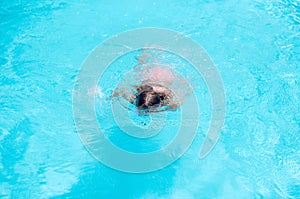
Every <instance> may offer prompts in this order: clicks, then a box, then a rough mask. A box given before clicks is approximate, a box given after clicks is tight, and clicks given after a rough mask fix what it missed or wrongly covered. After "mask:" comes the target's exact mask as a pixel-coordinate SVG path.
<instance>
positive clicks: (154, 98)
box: [135, 90, 161, 109]
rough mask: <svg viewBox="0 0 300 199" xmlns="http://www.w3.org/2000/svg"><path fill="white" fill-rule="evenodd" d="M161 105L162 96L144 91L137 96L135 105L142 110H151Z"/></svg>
mask: <svg viewBox="0 0 300 199" xmlns="http://www.w3.org/2000/svg"><path fill="white" fill-rule="evenodd" d="M160 103H161V98H160V96H159V95H158V94H157V93H155V92H153V91H149V90H147V91H143V92H141V93H140V94H138V95H137V97H136V101H135V105H136V106H137V107H138V108H141V109H149V108H152V107H156V106H159V104H160Z"/></svg>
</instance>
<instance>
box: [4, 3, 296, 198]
mask: <svg viewBox="0 0 300 199" xmlns="http://www.w3.org/2000/svg"><path fill="white" fill-rule="evenodd" d="M0 9H1V11H0V16H1V17H0V19H1V21H0V31H1V37H0V42H1V43H0V53H1V55H0V63H1V68H0V198H185V199H186V198H300V158H299V156H300V151H299V146H300V145H299V139H300V135H299V132H300V128H299V126H300V119H299V118H300V115H299V110H300V106H299V97H300V81H299V80H300V79H299V76H300V70H299V64H300V58H299V52H300V49H299V44H300V41H299V36H300V2H299V1H290V0H281V1H259V0H256V1H251V0H245V1H237V0H227V1H225V0H224V1H221V0H214V1H207V0H206V1H204V0H203V1H163V2H160V1H135V2H134V1H126V2H120V1H111V2H110V3H105V2H104V1H93V0H81V1H72V0H70V1H55V2H52V1H34V2H33V1H29V0H13V1H1V2H0ZM145 27H157V28H166V29H170V30H174V31H177V32H180V33H182V34H184V35H186V36H188V37H189V38H191V39H193V40H194V41H196V42H197V43H198V44H199V45H200V46H202V47H203V48H204V49H205V50H206V52H207V53H208V54H209V56H210V57H211V59H212V60H213V62H214V63H215V65H216V66H217V68H218V71H219V73H220V75H221V77H222V80H223V84H224V88H225V94H226V116H225V123H224V127H223V130H222V132H221V137H220V139H219V141H218V143H217V144H216V146H215V147H214V149H213V150H212V151H211V152H210V153H209V154H208V155H207V156H206V157H205V158H204V159H199V158H198V153H199V148H200V147H201V145H202V144H203V141H204V138H205V135H206V131H207V129H208V127H209V122H210V119H211V118H210V114H211V104H210V93H209V92H208V90H207V88H206V87H205V82H204V81H203V80H202V79H201V77H200V76H195V77H193V78H194V79H192V81H194V82H198V81H199V86H198V87H197V89H198V90H197V95H196V96H197V99H198V100H199V99H201V100H199V102H198V106H199V109H200V116H199V117H200V123H199V128H198V131H197V135H196V137H195V139H194V141H193V143H192V145H191V146H190V147H189V149H188V150H187V151H186V152H185V153H184V155H183V156H182V157H181V158H179V159H178V160H177V161H176V162H174V163H172V164H171V165H169V166H167V167H165V168H163V169H161V170H158V171H153V172H149V173H140V174H134V173H126V172H120V171H118V170H115V169H112V168H109V167H107V166H105V165H104V164H102V163H100V162H99V161H97V160H96V159H95V158H94V157H93V156H92V155H91V154H90V153H89V152H88V151H87V150H86V148H85V147H84V146H83V144H82V142H81V141H80V139H79V137H78V135H77V129H76V127H75V124H74V117H73V110H72V108H73V101H72V97H73V89H74V84H75V81H76V78H77V76H78V74H79V73H80V70H81V66H82V64H83V62H84V60H85V59H86V58H87V57H88V55H89V54H90V52H91V51H92V50H93V49H94V48H95V47H96V46H97V45H99V44H100V43H101V42H103V41H105V40H107V39H109V38H111V37H112V36H113V35H116V34H120V33H122V32H125V31H128V30H133V29H137V28H145ZM133 53H134V52H133ZM171 58H172V57H171ZM174 59H175V58H174ZM124 60H127V59H126V56H124ZM171 60H173V59H171ZM176 63H182V64H184V63H185V62H184V61H182V62H180V60H179V61H177V62H176ZM118 64H123V65H126V66H127V67H129V66H132V65H134V62H130V64H128V65H127V64H126V62H125V64H124V61H123V62H122V59H119V60H117V61H116V62H114V64H112V68H114V69H115V70H117V69H118V67H117V66H118ZM187 65H188V64H187ZM124 67H125V66H124ZM124 67H123V68H122V70H124V71H126V68H124ZM185 68H188V69H189V67H188V66H187V67H185ZM185 68H181V70H182V71H181V72H182V74H183V75H188V74H193V72H192V71H190V70H193V69H192V68H191V69H190V70H187V71H185V70H184V69H185ZM178 70H180V69H178ZM110 72H111V73H113V71H107V74H110ZM103 77H104V78H109V77H110V75H106V76H105V75H104V76H103ZM116 77H118V76H116ZM116 82H117V80H116V81H112V83H111V84H110V82H109V81H102V82H99V84H103V85H102V87H103V88H105V86H106V87H107V88H111V87H113V84H115V83H116ZM202 88H203V90H202ZM104 92H105V90H104ZM97 104H98V105H99V104H100V103H97ZM97 104H96V106H95V107H96V110H97V117H98V119H99V121H98V122H99V123H101V121H104V120H105V119H107V118H106V115H105V114H106V112H105V111H106V110H105V109H104V110H102V109H97ZM176 114H177V112H175V113H174V115H172V114H171V115H167V119H174V120H175V121H177V120H176V118H178V117H179V116H178V115H176ZM101 119H103V120H101ZM108 119H109V118H108ZM144 120H147V118H146V119H145V118H143V119H142V121H141V122H145V121H144ZM102 125H104V128H106V129H110V130H111V131H109V132H116V131H118V130H117V128H116V126H115V125H111V123H104V124H103V123H102ZM175 126H176V123H175ZM165 131H166V132H169V135H168V134H161V135H159V136H160V137H159V136H158V138H157V139H158V140H155V143H156V145H153V144H151V143H149V142H146V141H145V142H142V143H136V141H132V142H125V141H127V140H125V138H123V137H121V138H120V137H117V136H115V135H114V134H109V132H108V135H107V136H110V138H111V141H112V142H115V143H116V144H118V145H119V146H120V147H124V148H125V149H126V150H128V151H138V152H141V151H142V152H145V151H146V152H147V151H149V150H155V149H157V148H159V147H161V146H163V145H164V144H166V143H168V142H169V141H170V139H172V137H174V136H175V135H174V131H173V130H172V128H171V127H168V126H166V129H165ZM126 139H127V138H126ZM129 143H130V144H129Z"/></svg>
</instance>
